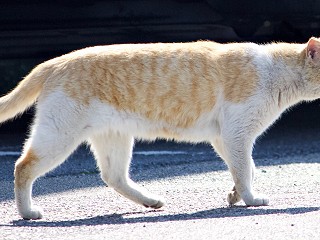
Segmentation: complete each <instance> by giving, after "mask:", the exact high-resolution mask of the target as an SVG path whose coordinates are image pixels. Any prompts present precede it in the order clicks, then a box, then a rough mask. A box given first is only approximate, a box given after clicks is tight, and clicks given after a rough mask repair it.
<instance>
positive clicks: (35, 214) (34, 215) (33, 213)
mask: <svg viewBox="0 0 320 240" xmlns="http://www.w3.org/2000/svg"><path fill="white" fill-rule="evenodd" d="M20 215H21V217H22V218H23V219H25V220H30V219H33V220H35V219H41V218H42V217H43V211H42V208H40V207H37V206H33V207H32V208H31V209H29V210H24V211H20Z"/></svg>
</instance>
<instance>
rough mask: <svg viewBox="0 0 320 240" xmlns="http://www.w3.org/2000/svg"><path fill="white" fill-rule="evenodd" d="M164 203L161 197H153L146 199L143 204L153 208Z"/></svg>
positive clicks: (159, 206)
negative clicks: (146, 201) (149, 199)
mask: <svg viewBox="0 0 320 240" xmlns="http://www.w3.org/2000/svg"><path fill="white" fill-rule="evenodd" d="M164 205H165V200H164V199H162V198H159V199H158V200H156V199H153V200H151V201H148V203H144V204H143V206H145V207H147V208H149V207H150V208H154V209H158V208H161V207H163V206H164Z"/></svg>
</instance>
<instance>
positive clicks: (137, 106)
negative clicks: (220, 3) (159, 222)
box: [0, 37, 320, 219]
mask: <svg viewBox="0 0 320 240" xmlns="http://www.w3.org/2000/svg"><path fill="white" fill-rule="evenodd" d="M319 97H320V39H318V38H314V37H312V38H310V39H309V41H308V42H307V43H305V44H290V43H272V44H266V45H257V44H254V43H228V44H220V43H216V42H212V41H198V42H191V43H153V44H123V45H109V46H97V47H90V48H85V49H82V50H78V51H75V52H72V53H69V54H66V55H63V56H61V57H57V58H54V59H52V60H49V61H46V62H44V63H42V64H40V65H38V66H37V67H35V68H34V69H33V70H32V71H31V73H30V74H29V75H27V76H26V77H25V79H24V80H22V81H21V82H20V83H19V84H18V86H17V87H16V88H15V89H14V90H12V91H11V92H10V93H8V94H7V95H5V96H3V97H1V98H0V122H4V121H6V120H8V119H11V118H13V117H15V116H16V115H17V114H21V113H22V112H24V111H25V110H26V109H27V108H28V107H30V106H32V105H33V104H34V103H35V102H36V106H37V107H36V109H37V110H36V116H35V120H34V123H33V126H32V129H31V132H30V136H29V139H28V140H27V141H26V143H25V145H24V148H23V152H22V155H21V156H20V158H19V159H18V160H17V162H16V164H15V171H14V176H15V181H14V185H15V199H16V204H17V208H18V211H19V214H20V215H21V217H22V218H24V219H39V218H42V216H43V213H42V210H41V208H40V207H38V206H35V205H33V203H32V197H31V195H32V185H33V182H34V181H35V180H36V179H37V178H38V177H39V176H41V175H44V174H45V173H47V172H48V171H50V170H52V169H54V168H55V167H57V166H58V165H59V164H61V163H62V162H63V161H64V160H65V159H66V158H67V157H68V156H69V155H70V154H71V153H72V152H73V151H74V149H76V147H77V146H78V145H79V144H81V143H82V142H87V143H88V144H89V145H90V147H91V150H92V152H93V153H94V156H95V158H96V160H97V165H98V166H99V169H100V171H101V177H102V179H103V180H104V181H105V182H106V184H107V185H108V186H110V187H112V188H114V189H115V190H116V191H117V192H119V193H120V194H122V195H123V196H125V197H127V198H128V199H131V200H133V201H134V202H136V203H138V204H141V205H143V206H145V207H151V208H155V209H156V208H160V207H162V206H163V205H164V204H165V201H164V200H163V199H162V198H161V197H159V196H157V195H154V194H152V193H149V192H148V191H147V190H145V189H144V188H142V187H140V186H138V185H137V184H136V183H135V182H133V181H132V180H131V179H130V178H129V174H128V170H129V164H130V160H131V157H132V149H133V145H134V137H136V138H139V139H146V140H154V139H156V138H164V139H175V140H177V141H187V142H202V141H204V142H208V143H210V144H211V145H212V146H213V148H214V149H215V151H216V153H217V154H218V155H219V156H220V157H221V158H222V159H224V161H225V162H226V164H227V166H228V168H229V170H230V172H231V175H232V178H233V180H234V184H235V185H234V188H233V190H232V191H231V192H230V193H229V194H228V196H227V201H228V203H229V204H230V205H234V204H235V203H236V202H238V201H240V200H241V199H242V200H243V201H244V202H245V204H246V205H248V206H260V205H268V203H269V200H268V198H267V197H266V196H264V195H262V194H258V193H255V192H254V190H253V175H254V169H255V165H254V162H253V159H252V148H253V145H254V142H255V139H256V138H257V137H258V136H259V135H260V134H262V133H263V132H264V131H265V130H266V129H267V128H268V127H269V126H270V125H271V124H272V123H273V122H274V121H275V120H276V119H277V118H278V117H279V116H280V115H281V113H282V112H283V111H285V110H286V109H287V108H288V107H290V106H292V105H294V104H296V103H298V102H301V101H303V100H307V101H309V100H315V99H317V98H319Z"/></svg>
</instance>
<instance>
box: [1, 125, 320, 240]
mask: <svg viewBox="0 0 320 240" xmlns="http://www.w3.org/2000/svg"><path fill="white" fill-rule="evenodd" d="M22 140H23V136H21V135H19V136H12V135H1V136H0V154H1V155H2V156H0V189H1V190H0V216H1V220H0V239H1V240H2V239H4V240H9V239H25V240H27V239H66V240H68V239H99V240H100V239H155V240H156V239H161V240H163V239H318V238H319V236H320V227H319V225H320V218H319V217H320V215H319V213H320V198H319V195H318V194H319V190H320V131H319V129H304V130H303V131H300V130H299V129H277V131H274V130H271V131H270V132H269V133H268V134H267V135H266V136H264V137H263V138H261V139H260V140H259V141H258V143H257V145H256V147H255V150H254V154H253V155H254V159H255V162H256V165H257V173H256V181H255V189H256V190H257V191H259V192H263V193H265V194H267V195H269V197H270V205H269V206H265V207H245V206H244V203H243V202H240V203H239V204H238V205H237V206H236V207H233V208H229V207H228V206H227V203H226V200H225V198H226V195H227V193H228V191H229V190H230V189H231V187H232V185H233V184H232V180H231V176H230V174H229V172H228V171H227V168H226V166H225V164H224V163H223V162H222V161H221V160H220V159H219V158H218V157H217V156H216V155H215V154H214V152H213V151H212V149H211V147H210V146H208V145H205V144H200V145H189V144H174V143H166V142H163V141H160V142H156V143H153V144H144V143H137V144H136V148H135V154H134V157H133V162H132V166H131V176H132V178H133V179H135V180H136V181H138V182H139V184H141V185H143V186H145V187H146V188H148V189H149V190H150V191H152V192H154V193H157V194H160V195H162V196H164V197H165V198H166V200H167V204H166V206H165V207H163V208H162V209H159V210H150V209H146V208H144V207H141V206H139V205H137V204H135V203H132V202H130V201H129V200H127V199H125V198H123V197H121V196H120V195H118V194H117V193H116V192H114V191H113V190H112V189H110V188H108V187H106V186H105V185H104V183H103V182H102V181H101V180H100V177H99V173H98V171H97V169H96V165H95V162H94V160H93V158H92V155H91V154H90V153H89V150H88V149H87V148H86V147H85V146H82V147H80V148H79V149H78V150H77V151H76V152H75V153H74V154H73V155H72V156H71V157H70V158H69V159H68V160H67V161H66V162H65V163H64V164H62V165H61V166H60V167H59V168H58V169H56V170H54V171H53V172H51V173H49V174H48V175H46V176H45V177H42V178H40V179H39V180H38V181H37V182H36V184H35V186H34V195H35V202H36V203H37V204H38V205H41V206H42V207H43V208H44V218H43V219H41V220H37V221H24V220H21V219H20V217H19V215H18V214H17V211H16V207H15V204H14V201H13V166H14V161H15V159H16V158H17V154H18V153H19V151H20V149H21V143H22Z"/></svg>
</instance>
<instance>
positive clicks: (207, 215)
mask: <svg viewBox="0 0 320 240" xmlns="http://www.w3.org/2000/svg"><path fill="white" fill-rule="evenodd" d="M319 210H320V207H298V208H283V209H275V208H274V209H270V208H254V207H250V208H247V207H232V208H215V209H210V210H205V211H199V212H194V213H179V214H167V215H166V214H163V210H151V211H144V212H128V213H123V214H108V215H103V216H96V217H92V218H83V219H76V220H70V221H68V220H66V221H43V220H37V221H27V220H16V221H12V222H11V224H9V225H6V226H11V227H20V226H28V227H74V226H96V225H118V224H131V223H132V224H134V223H150V222H152V223H154V222H169V221H170V222H171V221H186V220H197V219H212V218H229V217H246V216H260V215H274V214H276V215H278V214H292V215H295V214H303V213H308V212H315V211H319ZM154 212H159V215H157V216H155V215H154ZM149 213H150V214H152V216H148V214H149ZM0 226H1V224H0Z"/></svg>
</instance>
